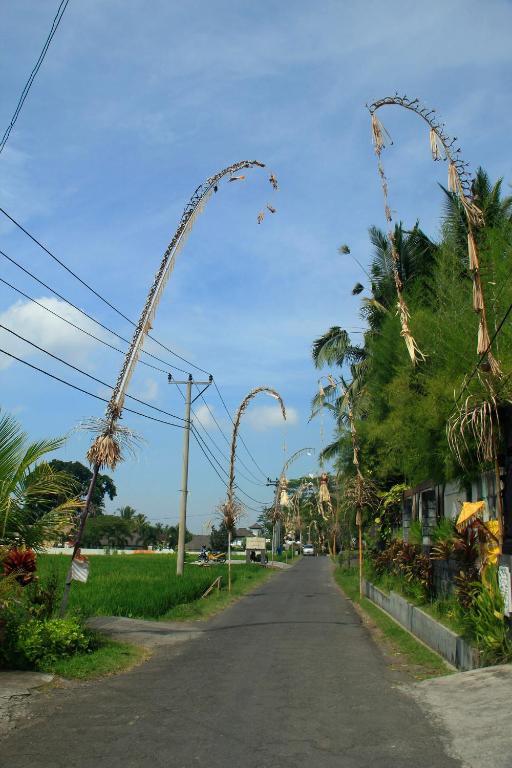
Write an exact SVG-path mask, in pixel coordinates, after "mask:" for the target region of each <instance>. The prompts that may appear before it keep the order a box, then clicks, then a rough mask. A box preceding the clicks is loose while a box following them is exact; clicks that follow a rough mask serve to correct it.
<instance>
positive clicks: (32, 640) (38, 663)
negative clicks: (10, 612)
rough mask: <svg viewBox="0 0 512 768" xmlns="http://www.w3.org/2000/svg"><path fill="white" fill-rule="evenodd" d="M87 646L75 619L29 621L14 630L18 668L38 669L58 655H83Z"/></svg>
mask: <svg viewBox="0 0 512 768" xmlns="http://www.w3.org/2000/svg"><path fill="white" fill-rule="evenodd" d="M89 645H90V638H89V637H88V635H87V634H86V632H85V631H84V628H83V627H82V624H81V622H80V621H79V620H78V619H77V618H67V619H31V620H30V621H28V622H26V623H25V624H23V625H21V626H20V627H19V628H18V635H17V640H16V653H17V657H18V663H19V665H20V666H27V667H32V668H35V669H40V668H41V667H44V666H46V665H47V664H49V663H51V662H53V661H56V660H57V659H58V658H60V657H62V656H71V655H72V654H74V653H83V652H84V651H86V650H87V649H88V648H89Z"/></svg>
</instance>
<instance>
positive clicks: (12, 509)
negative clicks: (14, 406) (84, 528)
mask: <svg viewBox="0 0 512 768" xmlns="http://www.w3.org/2000/svg"><path fill="white" fill-rule="evenodd" d="M63 443H64V440H63V438H55V439H53V440H39V441H38V442H35V443H29V441H28V436H27V434H26V433H25V432H24V431H23V430H22V428H21V426H20V425H19V423H18V422H17V421H16V419H14V418H13V417H12V416H9V415H7V414H4V415H1V414H0V545H3V546H5V547H9V548H12V547H16V548H19V547H30V548H32V549H36V550H37V549H41V548H42V547H43V545H44V544H45V543H47V542H50V543H53V542H55V541H56V540H57V539H59V538H60V537H61V536H62V535H64V534H65V533H68V532H69V531H70V529H71V527H72V525H73V522H74V513H75V512H76V510H77V509H78V508H79V507H80V506H81V502H80V500H79V499H78V498H77V497H76V496H75V495H74V494H75V493H76V490H77V489H76V485H75V483H74V481H73V478H71V477H70V476H69V475H68V474H66V473H65V472H62V471H59V470H55V469H54V468H53V467H51V466H50V464H49V463H48V462H47V461H45V459H44V457H45V456H46V455H47V454H48V453H51V452H53V451H56V450H57V449H58V448H60V447H61V446H62V444H63ZM63 497H64V498H65V499H66V501H64V502H63V503H62V502H61V503H58V502H59V501H60V500H61V499H62V498H63ZM53 504H55V506H53Z"/></svg>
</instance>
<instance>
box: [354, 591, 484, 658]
mask: <svg viewBox="0 0 512 768" xmlns="http://www.w3.org/2000/svg"><path fill="white" fill-rule="evenodd" d="M364 591H365V595H366V597H367V598H368V599H369V600H371V601H372V602H373V603H375V604H376V605H378V606H379V608H382V610H383V611H386V613H389V615H390V616H392V617H393V618H394V619H395V621H397V622H398V623H399V624H401V625H402V626H403V627H404V628H405V629H407V631H408V632H410V633H411V634H413V635H415V636H416V637H417V638H419V639H420V640H421V641H422V642H424V643H425V645H428V646H429V647H430V648H432V649H433V650H434V651H437V653H439V654H440V655H441V656H442V657H443V658H444V659H446V661H448V662H449V663H450V664H452V665H453V666H454V667H457V669H460V670H463V671H466V670H470V669H477V668H478V667H480V666H481V664H480V659H479V653H478V651H477V650H476V649H475V648H473V647H472V646H471V645H470V644H469V643H468V642H467V640H465V639H464V638H463V637H462V636H461V635H457V634H456V633H455V632H452V630H451V629H448V627H445V626H444V625H443V624H440V623H439V622H438V621H436V620H435V619H434V618H432V616H429V614H428V613H425V611H422V610H421V608H417V607H416V606H415V605H413V604H412V603H410V602H409V601H408V600H406V599H405V598H403V597H402V596H401V595H399V594H397V593H396V592H390V593H389V595H388V594H386V593H385V592H383V591H382V590H381V589H379V588H378V587H376V586H375V585H374V584H372V583H371V582H369V581H364Z"/></svg>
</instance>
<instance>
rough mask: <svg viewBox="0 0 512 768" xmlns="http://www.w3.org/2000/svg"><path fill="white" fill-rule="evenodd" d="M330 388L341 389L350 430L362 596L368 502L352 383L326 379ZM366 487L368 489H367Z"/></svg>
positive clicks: (367, 484) (323, 394)
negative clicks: (365, 518)
mask: <svg viewBox="0 0 512 768" xmlns="http://www.w3.org/2000/svg"><path fill="white" fill-rule="evenodd" d="M327 378H328V380H329V384H330V386H331V387H333V388H334V389H336V388H337V387H339V386H340V385H342V387H343V406H342V407H344V408H345V412H346V416H347V419H348V423H349V428H350V437H351V441H352V463H353V465H354V467H355V470H356V477H355V486H354V490H353V494H352V495H353V499H354V504H355V508H356V525H357V529H358V555H359V596H360V597H362V596H363V510H364V507H365V505H366V503H367V501H368V500H369V495H370V494H369V483H368V481H366V480H365V478H364V477H363V473H362V472H361V467H360V465H359V443H358V441H357V430H356V425H355V418H354V404H353V382H352V383H351V384H347V383H346V382H345V381H344V379H343V378H342V379H341V380H340V381H336V380H335V379H333V377H332V376H329V377H327ZM320 382H321V379H319V380H318V384H319V386H320V392H319V394H320V397H322V398H323V397H325V391H324V389H323V388H322V386H321V383H320ZM367 486H368V487H367Z"/></svg>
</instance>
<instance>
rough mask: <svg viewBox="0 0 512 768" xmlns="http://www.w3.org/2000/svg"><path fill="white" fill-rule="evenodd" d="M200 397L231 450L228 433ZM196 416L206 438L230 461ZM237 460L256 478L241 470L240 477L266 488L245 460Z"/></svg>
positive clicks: (195, 414)
mask: <svg viewBox="0 0 512 768" xmlns="http://www.w3.org/2000/svg"><path fill="white" fill-rule="evenodd" d="M200 397H201V400H202V401H203V403H204V405H205V407H206V409H207V411H208V413H209V414H210V416H211V418H212V420H213V422H214V423H215V425H216V426H217V428H218V430H219V432H220V433H221V435H222V437H223V438H224V440H225V442H226V443H227V445H228V447H229V448H231V443H230V441H229V439H228V437H227V435H226V433H225V432H224V430H223V429H222V427H221V426H220V424H219V422H218V421H217V419H216V418H215V414H214V413H213V411H212V409H211V408H210V406H209V405H208V403H207V402H206V400H205V398H204V395H202V394H201V395H200ZM194 416H195V418H196V419H197V422H198V424H200V426H201V428H202V430H203V432H204V433H205V434H206V436H207V437H208V439H209V440H211V442H212V443H213V445H214V446H215V447H216V449H217V450H218V452H219V453H220V454H221V456H223V457H224V458H225V459H226V460H227V461H229V458H228V456H226V454H225V453H224V451H223V450H222V449H221V448H219V446H218V445H217V443H216V442H215V440H214V439H213V437H212V436H211V435H210V434H209V432H208V431H207V430H206V428H205V426H204V424H202V423H201V419H200V418H199V416H198V415H197V413H194ZM237 459H238V461H239V463H240V464H241V465H242V466H243V467H244V468H245V469H246V470H247V472H249V474H250V475H251V477H252V478H254V479H251V477H248V476H247V475H244V473H243V472H241V471H240V470H238V471H239V474H240V475H242V477H243V478H244V479H245V480H247V482H249V483H252V484H253V485H259V486H262V487H265V486H266V483H262V482H260V481H259V480H258V479H257V477H256V476H255V475H254V474H253V472H252V471H251V470H250V469H249V467H248V466H247V465H246V464H245V462H244V461H243V460H242V459H241V458H240V457H238V456H237Z"/></svg>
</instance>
